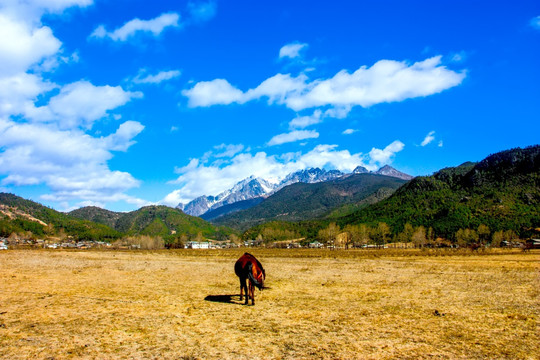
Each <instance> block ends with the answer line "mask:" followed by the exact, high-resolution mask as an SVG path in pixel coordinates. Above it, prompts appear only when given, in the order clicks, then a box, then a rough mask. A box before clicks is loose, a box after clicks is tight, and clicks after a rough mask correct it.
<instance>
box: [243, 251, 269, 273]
mask: <svg viewBox="0 0 540 360" xmlns="http://www.w3.org/2000/svg"><path fill="white" fill-rule="evenodd" d="M246 255H247V256H249V257H250V258H252V259H253V260H255V262H256V263H257V266H258V267H259V268H260V269H261V271H262V273H263V276H264V278H266V271H264V268H263V266H262V264H261V263H260V262H259V260H257V258H256V257H255V256H253V255H251V254H250V253H248V252H246V253H244V256H246Z"/></svg>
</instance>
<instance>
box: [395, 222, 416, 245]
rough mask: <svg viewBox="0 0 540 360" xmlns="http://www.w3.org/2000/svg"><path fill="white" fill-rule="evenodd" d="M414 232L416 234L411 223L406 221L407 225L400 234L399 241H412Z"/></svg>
mask: <svg viewBox="0 0 540 360" xmlns="http://www.w3.org/2000/svg"><path fill="white" fill-rule="evenodd" d="M413 234H414V228H413V226H412V225H411V224H410V223H406V224H405V226H404V227H403V231H402V232H400V233H399V234H398V236H397V240H398V241H399V242H404V243H407V242H411V241H412V236H413Z"/></svg>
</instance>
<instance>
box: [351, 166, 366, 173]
mask: <svg viewBox="0 0 540 360" xmlns="http://www.w3.org/2000/svg"><path fill="white" fill-rule="evenodd" d="M352 173H353V174H367V173H369V170H368V169H366V168H365V167H363V166H357V167H356V168H355V169H354V170H353V172H352Z"/></svg>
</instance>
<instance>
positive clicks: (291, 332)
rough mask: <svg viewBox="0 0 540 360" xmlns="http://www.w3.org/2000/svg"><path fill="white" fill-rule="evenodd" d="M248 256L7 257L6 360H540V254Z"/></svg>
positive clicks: (1, 331)
mask: <svg viewBox="0 0 540 360" xmlns="http://www.w3.org/2000/svg"><path fill="white" fill-rule="evenodd" d="M242 252H243V251H242V250H229V251H213V250H209V251H202V250H192V251H185V250H182V251H158V252H146V251H140V252H137V251H133V252H127V251H126V252H120V251H58V250H57V251H16V250H15V251H4V252H2V253H0V266H1V269H2V271H1V272H0V358H6V359H8V358H9V359H26V358H39V359H53V358H54V359H64V358H77V359H79V358H100V359H126V358H128V359H148V358H170V359H196V358H201V359H209V358H210V359H212V358H213V359H274V358H278V359H299V358H323V359H353V358H356V359H389V358H399V359H418V358H445V359H446V358H451V359H475V358H476V359H480V358H482V359H485V358H489V359H505V358H506V359H538V358H539V357H540V346H539V344H540V335H539V334H540V326H539V313H540V279H539V270H540V253H539V252H534V251H533V252H530V253H521V252H501V253H497V252H489V253H487V254H482V253H478V254H472V253H470V252H457V253H456V252H451V251H445V252H434V251H432V252H426V251H424V252H422V251H416V250H406V251H403V250H402V251H393V250H392V251H389V250H385V251H324V250H307V251H306V250H264V249H260V250H259V249H253V250H252V251H251V252H252V253H253V254H254V255H255V256H257V257H258V258H259V260H261V262H262V263H263V265H264V266H265V268H266V272H267V282H266V285H267V286H269V287H270V289H268V290H264V291H263V292H262V293H261V292H258V291H257V297H256V304H255V306H244V305H241V304H240V301H239V300H238V296H237V295H238V294H239V284H238V280H237V278H236V276H235V275H234V271H233V265H234V261H235V260H236V258H237V257H239V256H240V254H241V253H242ZM436 255H447V256H436ZM205 299H206V300H205Z"/></svg>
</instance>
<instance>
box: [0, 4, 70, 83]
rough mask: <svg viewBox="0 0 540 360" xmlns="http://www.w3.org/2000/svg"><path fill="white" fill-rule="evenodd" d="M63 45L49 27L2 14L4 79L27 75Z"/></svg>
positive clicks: (1, 66)
mask: <svg viewBox="0 0 540 360" xmlns="http://www.w3.org/2000/svg"><path fill="white" fill-rule="evenodd" d="M60 46H61V42H60V41H59V40H58V39H57V38H56V37H54V35H53V33H52V30H51V29H50V28H49V27H47V26H37V27H36V26H33V25H32V24H29V23H27V22H26V21H24V20H21V19H17V18H11V17H9V16H8V15H7V14H5V13H0V76H13V75H16V74H20V73H21V72H26V70H27V69H28V68H29V67H30V66H31V65H33V64H36V63H39V62H41V61H42V60H43V59H45V58H47V57H50V56H53V55H55V54H56V53H57V52H58V50H59V49H60Z"/></svg>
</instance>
